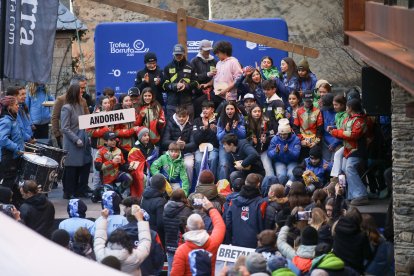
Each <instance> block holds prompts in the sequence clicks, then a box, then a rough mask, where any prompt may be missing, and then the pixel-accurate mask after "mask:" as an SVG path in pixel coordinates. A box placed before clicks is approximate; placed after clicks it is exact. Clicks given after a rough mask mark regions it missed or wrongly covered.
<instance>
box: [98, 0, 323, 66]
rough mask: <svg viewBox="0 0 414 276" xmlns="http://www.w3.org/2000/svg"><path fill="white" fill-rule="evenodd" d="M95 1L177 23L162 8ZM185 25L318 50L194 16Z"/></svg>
mask: <svg viewBox="0 0 414 276" xmlns="http://www.w3.org/2000/svg"><path fill="white" fill-rule="evenodd" d="M92 1H94V2H97V3H101V4H106V5H109V6H113V7H117V8H121V9H125V10H129V11H133V12H138V13H142V14H145V15H148V16H151V17H155V18H160V19H164V20H167V21H172V22H175V23H177V14H176V13H173V12H169V11H165V10H162V9H157V8H153V7H149V6H146V5H143V4H139V3H136V2H134V1H131V0H92ZM187 25H188V26H191V27H195V28H198V29H202V30H206V31H209V32H213V33H218V34H222V35H226V36H230V37H234V38H238V39H242V40H248V41H251V42H255V43H258V44H263V45H266V46H269V47H272V48H276V49H280V50H285V51H288V52H293V53H295V54H299V55H304V56H307V57H311V58H317V57H318V56H319V51H318V50H317V49H314V48H310V47H306V46H304V45H300V44H296V43H290V42H286V41H283V40H280V39H276V38H272V37H268V36H264V35H260V34H256V33H252V32H248V31H244V30H239V29H236V28H232V27H228V26H224V25H221V24H217V23H213V22H209V21H205V20H201V19H198V18H195V17H191V16H187Z"/></svg>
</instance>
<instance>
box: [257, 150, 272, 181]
mask: <svg viewBox="0 0 414 276" xmlns="http://www.w3.org/2000/svg"><path fill="white" fill-rule="evenodd" d="M260 159H261V160H262V163H263V168H264V169H265V172H266V176H274V175H275V171H274V170H273V165H272V161H271V160H270V158H269V156H267V151H264V152H262V153H261V154H260Z"/></svg>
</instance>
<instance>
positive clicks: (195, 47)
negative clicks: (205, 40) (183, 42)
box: [187, 40, 214, 53]
mask: <svg viewBox="0 0 414 276" xmlns="http://www.w3.org/2000/svg"><path fill="white" fill-rule="evenodd" d="M210 42H211V45H213V44H214V40H210ZM200 44H201V40H189V41H187V52H188V53H198V52H199V51H200Z"/></svg>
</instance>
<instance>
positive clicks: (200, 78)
mask: <svg viewBox="0 0 414 276" xmlns="http://www.w3.org/2000/svg"><path fill="white" fill-rule="evenodd" d="M216 64H217V61H216V60H215V59H214V57H213V56H212V55H209V57H208V59H205V58H204V57H203V56H202V55H201V53H198V54H197V56H195V57H194V58H193V59H192V60H191V61H190V65H191V67H193V69H194V72H195V78H196V80H197V82H198V83H200V84H202V83H207V82H209V81H210V80H211V79H212V78H211V77H209V76H207V73H208V72H210V71H212V69H213V68H215V67H216Z"/></svg>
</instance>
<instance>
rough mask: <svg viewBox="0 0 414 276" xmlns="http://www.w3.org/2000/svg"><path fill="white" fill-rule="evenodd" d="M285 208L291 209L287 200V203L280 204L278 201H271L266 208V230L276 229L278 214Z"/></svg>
mask: <svg viewBox="0 0 414 276" xmlns="http://www.w3.org/2000/svg"><path fill="white" fill-rule="evenodd" d="M284 208H289V202H288V201H287V200H286V202H285V203H278V202H276V201H269V202H268V204H267V207H266V219H265V228H266V229H271V230H273V229H275V228H276V220H277V214H278V213H279V211H281V210H282V209H284Z"/></svg>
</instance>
